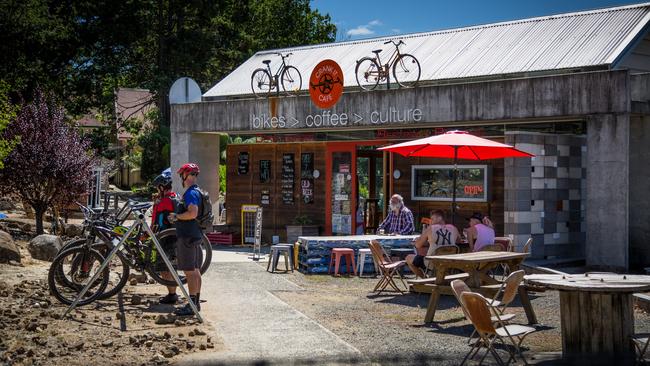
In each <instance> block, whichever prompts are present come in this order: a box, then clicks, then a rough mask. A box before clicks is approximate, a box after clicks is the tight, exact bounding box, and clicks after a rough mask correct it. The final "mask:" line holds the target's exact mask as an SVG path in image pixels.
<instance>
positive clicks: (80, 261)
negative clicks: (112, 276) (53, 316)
mask: <svg viewBox="0 0 650 366" xmlns="http://www.w3.org/2000/svg"><path fill="white" fill-rule="evenodd" d="M103 262H104V257H103V256H102V255H101V254H100V253H99V252H98V251H96V250H94V249H88V248H86V247H83V246H82V247H72V248H68V249H67V250H65V251H62V252H60V253H59V254H58V255H57V256H56V258H54V261H53V262H52V265H51V266H50V270H49V271H48V275H47V283H48V286H49V287H50V293H51V294H52V295H53V296H54V297H55V298H56V299H57V300H59V301H60V302H62V303H64V304H67V305H70V304H72V302H73V301H74V300H75V299H76V298H77V296H78V295H79V293H80V292H81V290H82V289H83V288H84V287H85V286H86V285H87V284H88V281H89V280H90V279H91V278H92V277H93V276H94V275H95V274H96V273H97V271H98V270H99V267H100V266H101V265H102V263H103ZM108 277H109V269H108V267H106V268H104V270H103V271H102V273H101V274H100V275H99V277H98V278H97V280H96V281H95V282H94V283H93V284H92V285H91V287H90V289H89V290H88V291H87V292H86V293H85V294H84V296H83V298H82V299H81V300H80V301H79V303H78V305H86V304H89V303H91V302H93V301H95V300H96V299H98V298H99V296H101V295H102V294H103V293H104V290H105V289H106V286H107V285H108ZM69 284H71V285H69Z"/></svg>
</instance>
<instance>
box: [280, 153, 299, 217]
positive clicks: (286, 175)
mask: <svg viewBox="0 0 650 366" xmlns="http://www.w3.org/2000/svg"><path fill="white" fill-rule="evenodd" d="M295 165H296V164H295V161H294V155H293V154H284V155H282V202H283V203H284V204H287V205H293V183H294V177H295V174H294V171H295Z"/></svg>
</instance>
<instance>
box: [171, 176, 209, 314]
mask: <svg viewBox="0 0 650 366" xmlns="http://www.w3.org/2000/svg"><path fill="white" fill-rule="evenodd" d="M178 174H179V175H180V177H181V179H182V180H183V188H185V193H183V197H182V201H181V203H180V204H179V205H178V209H177V211H176V213H172V214H170V215H169V216H170V221H171V222H173V223H174V227H176V237H177V242H176V263H177V267H178V270H179V271H183V272H184V273H185V277H186V278H187V287H188V289H189V293H190V300H189V301H192V302H193V303H194V305H196V308H197V309H198V310H201V303H200V298H201V271H200V270H199V269H200V268H201V263H203V251H202V250H201V241H202V239H203V231H201V226H200V225H199V222H198V220H197V216H198V214H199V206H200V205H201V200H202V197H201V193H200V192H199V190H198V186H197V185H196V179H197V176H198V175H199V166H198V165H196V164H194V163H187V164H185V165H183V166H182V167H181V168H180V169H178ZM174 314H176V315H180V316H188V315H194V312H193V311H192V308H191V306H190V304H189V303H188V304H186V305H185V306H183V307H180V308H177V309H176V310H175V311H174Z"/></svg>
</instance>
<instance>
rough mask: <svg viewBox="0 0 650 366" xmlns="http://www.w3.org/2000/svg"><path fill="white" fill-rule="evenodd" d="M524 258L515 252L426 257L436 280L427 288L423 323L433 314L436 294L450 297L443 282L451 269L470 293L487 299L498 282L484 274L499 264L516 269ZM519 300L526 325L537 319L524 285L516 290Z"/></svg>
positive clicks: (437, 298) (431, 318)
mask: <svg viewBox="0 0 650 366" xmlns="http://www.w3.org/2000/svg"><path fill="white" fill-rule="evenodd" d="M527 256H528V253H516V252H472V253H461V254H450V255H433V256H426V257H425V258H426V259H429V260H431V261H432V263H433V266H434V268H435V271H436V280H435V283H434V284H433V285H429V288H430V289H431V297H430V299H429V306H428V307H427V314H426V315H425V317H424V322H425V323H430V322H432V321H433V318H434V316H435V314H436V309H437V307H438V300H439V299H440V295H453V292H452V290H451V287H450V286H449V284H448V283H446V281H445V276H446V275H448V274H449V270H452V269H455V270H460V271H462V272H465V273H467V274H468V275H469V278H467V280H466V281H465V282H466V283H467V285H468V286H469V287H470V288H471V289H472V290H473V291H477V292H480V293H482V294H484V295H487V296H490V297H491V296H494V293H496V291H498V288H499V286H498V285H500V284H501V283H500V282H499V281H497V280H495V279H494V278H492V277H490V276H489V275H488V272H489V271H490V270H492V269H494V268H496V267H499V266H501V265H507V266H508V268H510V270H511V271H517V270H519V266H520V265H521V263H522V262H523V261H524V259H525V258H526V257H527ZM518 293H519V298H520V300H521V303H522V306H523V307H524V310H525V311H526V317H527V318H528V322H529V323H530V324H535V323H537V318H536V316H535V312H534V311H533V307H532V305H531V303H530V299H529V298H528V292H527V291H526V288H525V287H524V286H520V287H519V292H518Z"/></svg>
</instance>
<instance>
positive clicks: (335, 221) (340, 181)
mask: <svg viewBox="0 0 650 366" xmlns="http://www.w3.org/2000/svg"><path fill="white" fill-rule="evenodd" d="M356 169H357V167H356V151H355V144H351V143H333V144H329V145H328V146H327V162H326V170H327V171H326V175H325V179H326V183H325V184H326V185H327V186H326V187H327V189H326V195H325V200H326V201H325V202H326V205H325V215H326V221H325V233H326V234H327V235H351V234H353V233H354V228H355V225H356V220H355V217H354V214H355V207H356V203H357V200H356V196H357V185H356V184H355V182H356V179H357V177H356Z"/></svg>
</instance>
